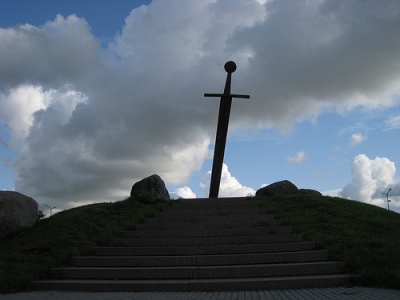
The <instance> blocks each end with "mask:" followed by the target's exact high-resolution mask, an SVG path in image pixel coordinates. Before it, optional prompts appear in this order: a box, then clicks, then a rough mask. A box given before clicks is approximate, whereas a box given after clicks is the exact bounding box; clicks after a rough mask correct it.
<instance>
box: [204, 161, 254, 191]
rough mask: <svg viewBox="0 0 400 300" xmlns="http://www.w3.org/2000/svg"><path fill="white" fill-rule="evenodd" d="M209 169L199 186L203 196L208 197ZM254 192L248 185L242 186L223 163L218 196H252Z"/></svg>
mask: <svg viewBox="0 0 400 300" xmlns="http://www.w3.org/2000/svg"><path fill="white" fill-rule="evenodd" d="M210 181H211V171H208V172H207V173H206V174H205V175H204V176H203V179H202V180H201V183H200V187H201V188H202V189H203V195H204V197H208V194H209V191H210ZM255 193H256V191H255V190H253V189H252V188H250V187H247V186H243V185H241V184H240V182H239V181H238V180H237V179H236V178H235V177H233V176H232V175H231V173H230V172H229V170H228V166H227V165H226V164H223V167H222V173H221V183H220V187H219V194H218V197H247V196H254V194H255Z"/></svg>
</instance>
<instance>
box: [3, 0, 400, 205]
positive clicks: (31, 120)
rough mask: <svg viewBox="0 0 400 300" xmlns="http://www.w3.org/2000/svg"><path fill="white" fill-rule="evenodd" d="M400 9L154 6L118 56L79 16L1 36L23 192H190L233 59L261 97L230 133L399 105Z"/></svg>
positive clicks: (381, 4) (94, 195) (242, 79)
mask: <svg viewBox="0 0 400 300" xmlns="http://www.w3.org/2000/svg"><path fill="white" fill-rule="evenodd" d="M388 7H389V8H388ZM399 13H400V2H398V1H389V0H387V1H376V2H368V3H367V4H366V3H365V2H364V1H357V0H354V1H346V2H343V3H341V5H337V4H335V3H333V2H331V1H317V2H316V1H302V2H297V3H296V4H294V5H293V4H288V3H287V2H285V1H267V2H265V1H255V0H235V1H231V0H229V1H228V0H218V1H215V0H207V1H180V0H170V1H153V2H151V3H150V4H149V5H148V6H141V7H140V8H137V9H134V10H132V11H131V12H130V14H129V12H127V17H126V19H125V25H124V26H123V28H122V30H121V33H120V34H119V35H118V36H117V37H116V38H115V40H114V41H112V43H110V45H109V47H108V48H107V49H104V48H101V43H100V42H99V39H98V38H97V37H95V36H93V34H92V33H91V31H90V24H88V23H87V22H86V21H85V20H84V19H82V18H78V17H76V16H73V15H72V16H68V17H62V16H57V17H56V18H55V19H54V20H53V21H49V22H47V23H45V24H43V25H42V26H38V27H35V26H31V25H23V26H17V27H14V28H0V53H2V55H1V56H0V65H1V68H0V108H1V110H0V122H1V123H3V124H4V123H5V124H7V125H8V130H9V133H10V134H11V135H12V137H11V140H12V141H14V147H15V151H16V152H17V153H18V157H17V159H16V162H15V166H14V167H15V170H16V173H17V176H18V178H19V180H18V181H17V182H16V190H18V191H20V192H22V193H26V194H28V195H30V196H32V197H34V198H35V199H37V200H38V201H42V202H46V203H47V204H49V205H53V206H56V207H60V208H62V207H63V205H64V203H72V202H73V203H83V202H85V203H87V202H90V201H110V200H117V199H121V197H125V196H126V195H127V194H128V193H129V190H130V187H131V185H132V184H133V183H134V182H136V181H138V180H140V179H142V178H144V177H147V176H149V175H150V174H154V173H157V174H159V175H160V176H161V177H162V178H163V179H164V180H165V181H166V184H167V185H168V184H174V185H175V184H180V183H183V182H185V181H186V180H187V179H188V177H189V176H190V174H191V173H192V172H193V171H197V170H199V169H200V168H201V164H202V162H203V160H204V159H205V157H207V155H208V146H209V141H210V137H213V136H214V132H215V118H216V115H217V110H218V103H217V101H213V100H205V99H204V98H203V94H204V93H205V92H221V90H222V87H223V84H224V80H225V75H226V73H225V71H224V70H223V65H224V63H225V62H226V61H227V60H234V61H236V63H237V65H238V70H237V71H236V72H235V73H234V74H233V79H232V80H233V90H234V92H236V91H237V92H238V93H243V94H250V95H251V100H250V101H236V102H235V106H234V107H233V109H232V117H231V124H230V126H231V127H230V128H241V127H247V128H268V127H271V126H275V127H278V128H280V129H284V128H288V127H290V126H291V125H292V124H293V122H296V121H301V120H305V119H309V118H315V117H316V116H317V115H318V114H319V113H320V112H321V110H322V109H325V108H327V107H336V108H337V109H351V108H353V107H357V106H362V107H365V108H369V109H372V108H376V107H379V108H385V107H390V106H391V105H394V104H395V103H396V101H397V102H398V101H399V100H398V98H396V97H393V95H395V94H398V93H399V91H400V68H399V66H398V63H396V62H398V61H400V59H399V53H400V46H399V44H398V43H396V41H397V39H398V28H400V19H399V18H398V15H399ZM371 20H374V21H371ZM394 62H395V63H394ZM371 70H374V72H371ZM6 111H7V113H6ZM243 124H245V125H243ZM300 159H301V157H300ZM232 178H233V177H232ZM232 178H230V177H229V178H228V179H226V180H227V182H228V183H229V182H230V183H233V182H234V180H233V179H232ZM227 186H229V184H228V185H227ZM230 188H231V189H232V190H235V189H236V188H237V191H241V192H240V193H241V195H243V194H244V193H247V191H246V189H248V191H250V190H252V189H250V188H246V187H242V186H240V183H235V184H234V185H233V186H231V187H230ZM224 189H225V187H224V188H223V189H222V190H224ZM243 191H245V192H243Z"/></svg>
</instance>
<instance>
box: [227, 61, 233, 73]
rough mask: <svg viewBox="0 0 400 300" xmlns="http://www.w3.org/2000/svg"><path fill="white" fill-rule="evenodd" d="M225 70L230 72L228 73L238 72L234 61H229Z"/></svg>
mask: <svg viewBox="0 0 400 300" xmlns="http://www.w3.org/2000/svg"><path fill="white" fill-rule="evenodd" d="M224 68H225V71H226V72H228V73H233V72H235V71H236V64H235V62H234V61H228V62H227V63H226V64H225V66H224Z"/></svg>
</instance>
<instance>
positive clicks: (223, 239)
mask: <svg viewBox="0 0 400 300" xmlns="http://www.w3.org/2000/svg"><path fill="white" fill-rule="evenodd" d="M301 240H302V235H301V234H298V233H289V234H265V235H249V236H247V235H241V236H211V237H179V238H177V237H172V238H145V237H139V238H114V239H112V241H111V244H112V245H119V246H126V247H135V246H137V247H139V246H140V247H163V246H210V245H243V244H263V243H289V242H300V241H301Z"/></svg>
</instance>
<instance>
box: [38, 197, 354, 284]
mask: <svg viewBox="0 0 400 300" xmlns="http://www.w3.org/2000/svg"><path fill="white" fill-rule="evenodd" d="M110 245H112V246H109V247H96V248H93V253H94V255H93V256H86V257H74V258H73V259H72V266H71V267H67V268H59V269H56V270H55V274H56V279H53V280H43V281H36V282H34V283H33V286H34V287H35V288H36V289H38V290H64V291H96V292H115V291H121V292H126V291H229V290H231V291H233V290H268V289H298V288H313V287H314V288H315V287H333V286H343V285H347V284H348V283H349V279H350V276H349V275H346V274H344V264H343V263H342V262H334V261H329V260H328V252H327V251H325V250H315V246H314V243H313V242H311V241H304V240H303V238H302V235H301V234H298V233H292V229H291V227H290V226H282V225H281V223H280V222H279V221H277V220H275V219H274V218H273V216H272V215H268V214H265V213H264V212H263V210H262V209H260V208H258V207H257V204H256V202H255V201H254V200H253V199H247V198H219V199H190V200H186V199H184V200H180V201H174V202H173V203H172V206H169V207H168V208H166V210H165V211H164V212H160V213H157V214H156V215H155V216H154V217H153V218H150V219H146V221H145V223H144V224H138V225H137V228H136V230H135V231H126V232H122V233H121V234H120V235H119V236H118V237H117V238H115V239H113V240H112V241H110Z"/></svg>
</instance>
